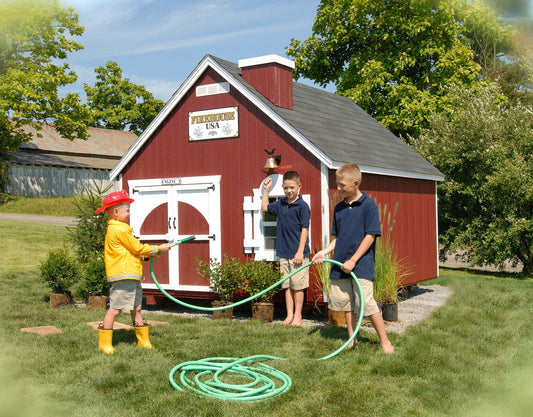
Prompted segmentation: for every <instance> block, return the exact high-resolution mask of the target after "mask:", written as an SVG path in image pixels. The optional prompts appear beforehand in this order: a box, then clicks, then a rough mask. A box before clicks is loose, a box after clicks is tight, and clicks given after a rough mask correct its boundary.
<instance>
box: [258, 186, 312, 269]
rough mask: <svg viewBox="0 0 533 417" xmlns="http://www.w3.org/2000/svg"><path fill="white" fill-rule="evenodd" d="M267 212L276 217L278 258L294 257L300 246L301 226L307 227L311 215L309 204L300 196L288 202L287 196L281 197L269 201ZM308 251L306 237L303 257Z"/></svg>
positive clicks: (307, 254) (306, 255)
mask: <svg viewBox="0 0 533 417" xmlns="http://www.w3.org/2000/svg"><path fill="white" fill-rule="evenodd" d="M268 212H269V213H270V214H272V215H273V216H276V217H277V225H276V255H277V256H278V258H288V259H292V258H294V255H296V251H297V250H298V246H300V235H301V233H302V227H309V222H310V217H311V211H310V210H309V206H308V205H307V203H306V202H305V201H304V200H303V199H302V197H300V196H298V198H297V199H296V200H295V201H294V202H292V203H290V204H289V203H287V197H283V198H280V199H279V200H277V201H274V202H273V203H270V204H269V205H268ZM310 253H311V251H310V250H309V237H308V238H307V242H305V247H304V258H305V257H308V256H309V254H310Z"/></svg>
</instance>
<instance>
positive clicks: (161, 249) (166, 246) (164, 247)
mask: <svg viewBox="0 0 533 417" xmlns="http://www.w3.org/2000/svg"><path fill="white" fill-rule="evenodd" d="M170 248H171V245H170V244H168V243H163V244H162V245H159V246H158V247H157V252H158V253H164V252H168V251H169V250H170Z"/></svg>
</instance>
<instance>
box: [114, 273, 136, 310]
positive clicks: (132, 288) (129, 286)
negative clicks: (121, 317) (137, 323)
mask: <svg viewBox="0 0 533 417" xmlns="http://www.w3.org/2000/svg"><path fill="white" fill-rule="evenodd" d="M142 297H143V293H142V287H141V281H138V280H133V279H123V280H120V281H115V282H113V283H111V290H110V291H109V308H112V309H114V310H129V311H131V310H134V309H135V307H136V306H140V305H142V301H143V298H142Z"/></svg>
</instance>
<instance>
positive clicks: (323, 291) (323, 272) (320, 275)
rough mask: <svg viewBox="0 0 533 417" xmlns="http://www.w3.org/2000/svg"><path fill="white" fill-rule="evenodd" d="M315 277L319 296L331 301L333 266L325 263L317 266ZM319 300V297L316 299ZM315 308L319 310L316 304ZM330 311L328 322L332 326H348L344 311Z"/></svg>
mask: <svg viewBox="0 0 533 417" xmlns="http://www.w3.org/2000/svg"><path fill="white" fill-rule="evenodd" d="M314 267H315V273H314V274H313V276H314V277H315V282H316V287H317V290H316V291H317V292H318V294H319V295H323V296H325V297H326V300H329V290H330V284H331V282H330V279H329V273H330V271H331V264H330V263H329V262H324V263H322V264H319V265H315V266H314ZM316 298H318V297H316ZM315 307H316V308H318V306H317V304H316V302H315ZM327 309H328V321H329V324H330V325H332V326H340V327H344V326H346V313H345V312H344V311H335V310H332V309H330V308H329V306H328V307H327Z"/></svg>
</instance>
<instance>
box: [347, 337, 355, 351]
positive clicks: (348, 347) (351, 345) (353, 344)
mask: <svg viewBox="0 0 533 417" xmlns="http://www.w3.org/2000/svg"><path fill="white" fill-rule="evenodd" d="M356 344H357V338H355V339H354V340H352V342H351V343H350V344H349V345H348V346H346V350H348V349H352V348H353V347H354V346H355V345H356Z"/></svg>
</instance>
